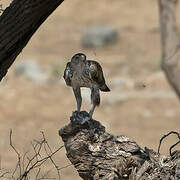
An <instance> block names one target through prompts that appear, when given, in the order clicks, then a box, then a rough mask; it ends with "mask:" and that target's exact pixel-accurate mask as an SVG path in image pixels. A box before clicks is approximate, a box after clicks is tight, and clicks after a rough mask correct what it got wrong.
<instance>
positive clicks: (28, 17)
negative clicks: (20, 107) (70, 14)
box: [0, 0, 63, 81]
mask: <svg viewBox="0 0 180 180" xmlns="http://www.w3.org/2000/svg"><path fill="white" fill-rule="evenodd" d="M62 2H63V0H38V1H37V0H21V1H19V0H13V1H12V3H11V4H10V6H9V7H7V8H6V9H5V11H4V12H3V14H2V15H1V16H0V81H1V80H2V78H3V77H4V76H5V75H6V73H7V71H8V68H9V67H10V66H11V65H12V63H13V62H14V60H15V59H16V57H17V56H18V55H19V53H20V52H21V51H22V49H23V48H24V47H25V46H26V44H27V43H28V41H29V40H30V38H31V37H32V36H33V34H34V33H35V32H36V30H37V29H38V28H39V27H40V25H41V24H42V23H43V22H44V21H45V20H46V19H47V17H48V16H49V15H50V14H51V13H52V12H53V11H54V10H55V9H56V8H57V7H58V6H59V5H60V4H61V3H62Z"/></svg>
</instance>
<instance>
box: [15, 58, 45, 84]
mask: <svg viewBox="0 0 180 180" xmlns="http://www.w3.org/2000/svg"><path fill="white" fill-rule="evenodd" d="M14 73H15V75H16V76H25V77H26V78H27V79H28V80H31V81H33V82H36V83H45V82H47V80H48V75H47V74H46V73H45V72H43V70H42V68H41V67H39V65H38V64H37V63H35V62H34V61H30V60H27V61H22V62H21V63H18V64H16V65H15V67H14Z"/></svg>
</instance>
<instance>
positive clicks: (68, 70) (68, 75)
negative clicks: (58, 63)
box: [63, 62, 73, 86]
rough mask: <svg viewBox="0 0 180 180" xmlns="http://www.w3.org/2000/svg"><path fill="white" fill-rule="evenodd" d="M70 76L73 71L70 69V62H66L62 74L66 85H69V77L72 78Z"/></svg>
mask: <svg viewBox="0 0 180 180" xmlns="http://www.w3.org/2000/svg"><path fill="white" fill-rule="evenodd" d="M72 76H73V71H72V68H71V63H70V62H68V63H67V64H66V68H65V70H64V76H63V77H64V80H65V82H66V84H67V85H68V86H71V78H72Z"/></svg>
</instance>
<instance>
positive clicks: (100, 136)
mask: <svg viewBox="0 0 180 180" xmlns="http://www.w3.org/2000/svg"><path fill="white" fill-rule="evenodd" d="M70 120H71V122H70V123H69V124H68V125H67V126H65V127H63V128H61V129H60V130H59V135H60V136H61V137H62V139H63V141H64V144H65V148H66V151H67V157H68V159H69V160H70V161H71V163H72V164H73V165H74V167H75V168H76V169H77V171H78V173H79V176H80V177H81V178H82V179H84V180H118V179H130V180H135V179H140V180H145V179H146V180H150V179H151V180H157V179H171V180H178V179H180V151H174V152H173V153H172V156H162V155H160V154H158V153H156V152H155V151H153V150H151V149H148V148H144V149H143V148H141V147H140V146H139V145H138V144H137V143H136V142H135V141H133V140H131V139H129V138H128V137H126V136H124V135H120V136H114V135H112V134H109V133H107V132H106V131H105V127H104V126H103V125H101V123H100V122H98V121H96V120H93V119H90V117H89V114H88V113H87V112H85V111H82V112H80V113H78V112H74V113H73V114H72V116H71V118H70Z"/></svg>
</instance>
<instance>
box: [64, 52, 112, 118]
mask: <svg viewBox="0 0 180 180" xmlns="http://www.w3.org/2000/svg"><path fill="white" fill-rule="evenodd" d="M63 77H64V79H65V82H66V84H67V85H68V86H71V87H72V88H73V92H74V95H75V98H76V101H77V111H78V112H80V110H81V103H82V97H81V89H80V88H81V87H87V88H90V89H91V109H90V111H89V115H90V117H91V118H92V115H93V112H94V109H95V107H96V106H99V104H100V90H101V91H104V92H108V91H110V89H109V88H108V86H107V85H106V83H105V79H104V75H103V71H102V67H101V66H100V64H99V63H98V62H96V61H93V60H87V59H86V55H85V54H83V53H77V54H75V55H74V56H73V57H72V58H71V61H70V62H68V63H67V65H66V68H65V70H64V76H63Z"/></svg>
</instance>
